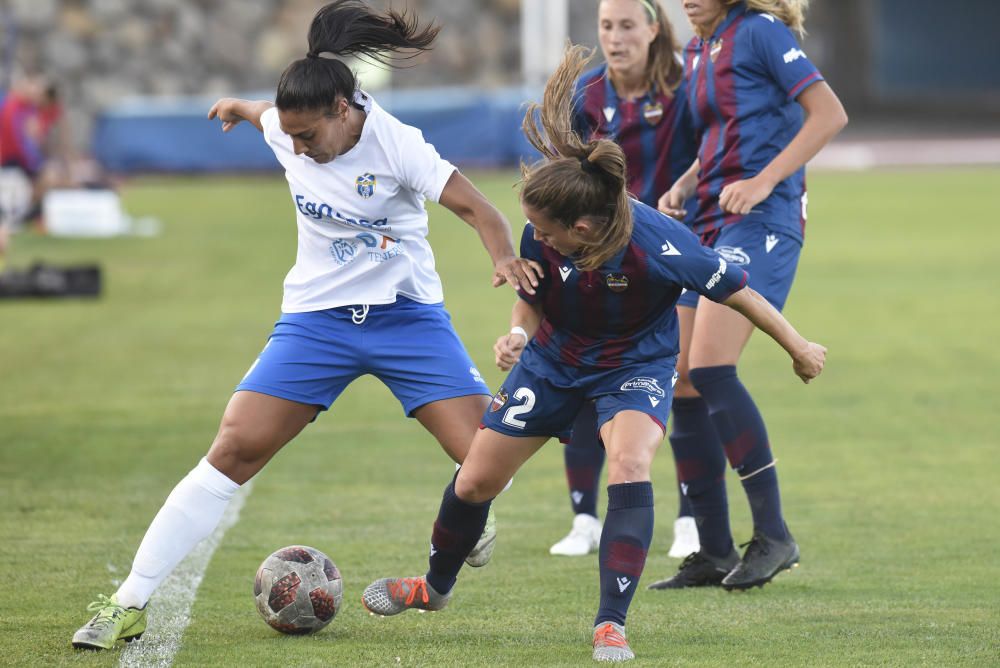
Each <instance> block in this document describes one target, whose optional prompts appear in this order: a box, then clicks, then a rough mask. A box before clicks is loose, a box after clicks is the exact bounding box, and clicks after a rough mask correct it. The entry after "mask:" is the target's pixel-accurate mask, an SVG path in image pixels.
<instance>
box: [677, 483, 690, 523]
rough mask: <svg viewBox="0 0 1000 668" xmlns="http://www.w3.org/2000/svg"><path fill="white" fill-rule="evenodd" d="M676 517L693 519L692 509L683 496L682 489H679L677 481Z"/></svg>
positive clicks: (679, 484)
mask: <svg viewBox="0 0 1000 668" xmlns="http://www.w3.org/2000/svg"><path fill="white" fill-rule="evenodd" d="M677 517H678V518H681V517H694V509H693V508H692V507H691V502H690V501H689V500H688V498H687V496H685V495H684V488H682V487H681V481H680V480H678V481H677Z"/></svg>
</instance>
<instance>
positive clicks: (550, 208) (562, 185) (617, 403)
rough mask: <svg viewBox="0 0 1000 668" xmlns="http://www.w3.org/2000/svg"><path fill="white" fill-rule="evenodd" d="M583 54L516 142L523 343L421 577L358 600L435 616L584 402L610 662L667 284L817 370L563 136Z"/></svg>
mask: <svg viewBox="0 0 1000 668" xmlns="http://www.w3.org/2000/svg"><path fill="white" fill-rule="evenodd" d="M585 53H586V50H585V49H583V48H582V47H573V48H571V49H570V51H569V52H568V54H567V55H566V57H565V58H564V60H563V63H562V64H561V65H560V66H559V68H558V69H557V70H556V72H555V73H554V74H553V75H552V77H551V78H550V79H549V82H548V84H547V86H546V89H545V98H544V103H543V105H542V108H541V114H540V119H541V121H540V122H541V129H539V127H538V125H537V123H538V121H537V120H536V114H535V112H536V111H537V109H536V106H535V105H532V107H530V108H529V109H528V112H527V115H526V117H525V123H524V130H525V134H526V135H527V137H528V140H529V141H530V142H531V144H532V145H533V146H534V147H535V148H537V149H538V150H539V151H541V153H542V154H543V155H544V156H545V159H544V160H543V161H542V162H541V163H540V164H537V165H535V166H532V167H524V168H523V170H522V171H523V181H522V190H521V207H522V210H523V211H524V214H525V216H526V217H527V218H528V220H529V222H530V223H531V224H530V225H528V226H527V227H526V228H525V232H524V235H523V236H522V240H521V249H522V253H523V254H524V256H525V258H526V259H528V260H530V261H531V263H532V264H533V266H535V267H539V268H541V270H542V273H543V279H542V281H541V283H540V284H539V286H538V288H537V290H536V293H535V295H530V294H528V293H527V292H519V294H520V296H521V299H520V300H519V301H518V302H517V304H516V305H515V307H514V313H513V324H514V325H515V326H516V327H519V328H521V329H523V330H525V332H526V333H527V334H528V337H530V341H528V342H527V345H525V344H526V338H528V337H522V336H521V335H520V334H515V333H512V334H510V335H509V336H508V337H507V338H506V340H505V341H504V343H503V345H501V346H499V347H498V358H499V360H498V361H501V362H503V361H504V360H505V359H511V358H513V357H517V356H519V357H520V360H519V361H518V362H517V364H516V365H515V366H514V368H513V369H512V371H511V373H510V374H509V375H508V377H507V379H506V380H505V381H504V383H503V385H502V387H501V389H500V390H499V391H498V392H497V393H496V394H495V395H494V397H493V401H492V402H491V405H490V407H489V409H488V410H487V412H486V414H485V416H484V417H483V424H482V428H481V429H480V431H479V432H478V433H477V434H476V437H475V439H474V440H473V442H472V446H471V448H470V449H469V455H468V457H467V458H466V460H465V462H464V463H463V465H462V468H461V470H460V471H459V472H458V473H457V474H456V477H455V480H454V481H453V482H452V483H451V484H450V485H448V487H447V488H446V489H445V492H444V498H443V500H442V503H441V507H440V510H439V512H438V517H437V520H436V522H435V523H434V528H433V533H432V535H431V550H430V568H429V570H428V571H427V573H426V574H425V575H423V576H420V577H410V578H384V579H381V580H377V581H375V582H373V583H372V584H371V585H369V586H368V587H367V588H366V589H365V592H364V594H363V596H362V601H363V602H364V604H365V606H366V607H367V608H368V610H370V611H371V612H373V613H376V614H380V615H395V614H398V613H400V612H404V611H405V610H408V609H411V608H416V609H422V610H440V609H442V608H444V607H445V606H446V605H447V603H448V601H449V599H450V597H451V594H452V588H453V587H454V585H455V582H456V579H457V576H458V572H459V571H460V569H461V567H462V563H463V561H464V559H465V556H466V555H467V554H468V552H469V550H471V549H472V547H473V546H474V545H475V543H476V541H477V539H478V538H479V535H480V534H481V533H482V530H483V526H484V525H485V522H486V517H487V513H488V510H489V506H490V503H491V501H492V499H493V498H494V497H495V496H496V495H497V494H498V493H499V492H500V490H502V489H503V487H504V485H506V483H507V481H508V480H509V479H510V478H511V477H512V476H513V474H514V473H515V472H516V471H517V469H518V468H520V467H521V465H523V464H524V463H525V462H526V461H527V460H528V459H529V458H530V457H531V456H532V455H533V454H534V453H535V452H536V451H538V449H539V448H541V446H542V445H543V444H544V443H545V442H546V441H547V440H548V439H549V438H550V437H551V436H565V435H566V434H567V433H568V431H569V429H570V427H571V425H572V423H573V419H574V418H575V417H576V415H577V414H578V413H579V411H580V408H581V406H582V405H583V404H584V402H587V401H594V402H596V407H597V414H598V422H599V426H600V431H601V436H602V439H603V441H604V444H605V447H606V448H607V452H608V482H609V485H608V512H607V514H606V520H605V525H604V531H603V532H602V535H601V546H600V559H599V564H600V607H599V609H598V612H597V616H596V618H595V625H594V639H593V647H594V649H593V657H594V659H596V660H599V661H625V660H628V659H632V658H634V656H635V655H634V654H633V653H632V650H631V649H630V648H629V645H628V641H627V639H626V636H625V628H624V625H625V617H626V613H627V611H628V607H629V604H630V603H631V600H632V596H633V594H634V593H635V590H636V588H637V587H638V580H639V578H640V576H641V575H642V571H643V568H644V566H645V561H646V554H647V551H648V549H649V544H650V540H651V539H652V534H653V488H652V483H651V482H650V465H651V463H652V459H653V455H654V453H655V452H656V449H657V447H658V446H659V444H660V442H661V441H662V439H663V433H664V424H665V423H666V420H667V415H668V413H669V411H670V400H671V395H672V387H671V384H672V381H673V377H674V366H675V363H676V357H677V352H678V327H677V317H676V313H675V308H674V306H675V304H676V302H677V299H678V297H679V296H680V294H681V290H682V289H685V288H686V289H689V290H694V291H697V292H698V293H699V294H701V295H703V296H705V297H706V298H708V299H711V300H714V301H719V302H722V303H724V304H726V305H727V306H728V307H730V308H733V309H735V310H737V311H738V312H740V313H742V314H744V315H745V316H746V317H748V318H749V319H750V320H751V321H752V322H754V323H756V325H757V326H758V327H760V328H761V329H762V330H764V331H765V332H766V333H767V334H769V335H770V336H772V337H773V338H774V339H775V340H776V341H777V342H778V343H779V344H780V345H781V346H782V347H783V348H784V349H785V350H786V351H787V352H788V353H789V355H790V356H791V357H792V360H793V368H794V370H795V373H796V374H798V375H799V376H800V377H801V378H802V380H804V381H806V382H808V381H809V380H811V379H812V378H815V377H816V376H817V375H818V374H819V373H820V372H821V371H822V368H823V364H824V360H825V356H826V349H825V348H823V347H822V346H820V345H818V344H816V343H810V342H809V341H807V340H806V339H804V338H802V336H800V335H799V334H798V332H796V331H795V329H794V328H793V327H792V326H791V325H790V324H789V323H788V322H787V321H786V320H785V319H784V318H783V317H782V316H781V314H780V313H778V311H777V310H775V309H774V307H772V306H771V305H770V304H768V303H767V301H765V300H764V299H763V298H761V297H760V296H759V295H758V294H757V293H756V292H754V291H753V290H752V289H750V288H749V287H746V281H747V275H746V272H744V271H743V270H742V269H740V268H739V267H736V266H734V265H733V264H732V263H729V262H727V261H726V260H725V259H723V258H722V257H720V256H719V255H718V253H716V252H715V251H713V250H711V249H707V248H705V247H703V246H702V245H701V244H700V243H699V242H698V239H697V237H695V236H694V235H692V234H691V232H690V230H688V229H687V228H686V227H685V226H684V225H683V224H682V223H679V222H677V221H675V220H672V219H670V218H668V217H666V216H662V215H660V214H659V213H657V212H656V211H654V210H653V209H651V208H649V207H646V206H645V205H643V204H641V203H638V202H636V201H635V200H632V199H630V198H629V197H628V193H627V191H626V184H625V156H624V154H623V153H622V150H621V148H620V147H619V146H618V145H617V144H615V143H614V142H611V141H608V140H604V139H599V140H593V141H589V142H586V143H585V142H583V141H582V140H581V139H580V137H578V136H577V135H576V134H575V133H574V132H573V131H572V130H571V128H570V103H571V98H572V95H573V89H574V82H575V81H576V79H577V77H578V76H579V75H580V72H581V71H582V69H583V67H584V66H585V65H586V63H587V60H588V59H587V58H586V57H585ZM515 597H516V592H507V593H506V594H505V596H504V598H508V599H509V598H515Z"/></svg>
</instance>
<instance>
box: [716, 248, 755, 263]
mask: <svg viewBox="0 0 1000 668" xmlns="http://www.w3.org/2000/svg"><path fill="white" fill-rule="evenodd" d="M715 252H716V253H718V254H719V255H721V256H722V257H724V258H725V259H726V261H727V262H732V263H733V264H740V265H744V264H750V256H749V255H747V253H746V251H745V250H743V249H742V248H740V247H739V246H719V247H718V248H716V249H715Z"/></svg>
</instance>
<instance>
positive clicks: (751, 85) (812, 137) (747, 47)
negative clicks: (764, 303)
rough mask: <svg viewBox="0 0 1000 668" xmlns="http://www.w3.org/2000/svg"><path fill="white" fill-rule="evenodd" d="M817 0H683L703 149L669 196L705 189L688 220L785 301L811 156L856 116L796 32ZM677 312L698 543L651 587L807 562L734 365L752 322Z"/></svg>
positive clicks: (735, 584)
mask: <svg viewBox="0 0 1000 668" xmlns="http://www.w3.org/2000/svg"><path fill="white" fill-rule="evenodd" d="M806 4H807V3H806V2H805V1H804V0H747V1H745V2H740V1H738V0H684V1H683V3H682V6H683V8H684V11H685V13H686V14H687V16H688V19H689V20H690V22H691V24H692V26H693V27H694V29H695V33H696V36H695V37H694V39H692V41H691V43H690V44H689V45H688V48H687V50H686V59H685V79H686V81H687V98H688V103H689V106H690V107H691V111H692V113H693V115H694V119H695V124H696V127H697V129H698V133H699V136H700V148H699V153H698V160H697V161H696V162H695V163H694V165H693V166H692V169H691V170H690V171H689V172H688V173H687V174H685V175H684V176H683V177H681V178H680V179H679V180H678V181H677V182H676V183H675V184H674V186H673V187H672V188H671V189H670V191H669V192H668V193H667V195H666V196H665V197H664V198H663V200H662V201H661V206H660V209H661V210H662V211H665V212H666V213H668V214H670V215H673V216H679V215H684V214H685V213H687V212H686V211H685V210H684V209H685V208H686V207H685V205H684V204H683V202H685V201H686V200H687V199H688V198H689V197H690V196H691V195H692V194H696V197H697V206H696V210H695V211H694V212H693V219H692V221H691V222H692V223H693V229H694V231H695V232H696V233H697V234H699V235H700V236H701V240H702V243H703V244H705V245H707V246H710V247H712V248H714V249H715V250H716V251H718V252H719V254H720V255H722V256H723V257H725V258H726V260H727V261H729V262H733V263H736V264H739V265H740V266H743V267H745V268H746V269H747V270H748V272H749V273H750V277H751V278H750V287H752V288H754V289H755V290H756V291H757V292H759V293H760V294H761V295H763V296H764V298H766V299H767V300H768V301H769V302H770V303H771V305H772V306H774V307H775V308H776V309H778V310H781V309H782V307H783V306H784V304H785V300H786V299H787V297H788V293H789V291H790V290H791V286H792V280H793V278H794V276H795V270H796V266H797V264H798V259H799V253H800V250H801V247H802V239H803V232H804V228H805V218H806V209H805V206H806V195H805V167H804V166H805V163H806V162H807V161H808V160H809V159H810V158H812V156H813V155H815V154H816V153H817V152H818V151H819V150H820V149H821V148H822V147H823V146H824V145H825V144H826V143H827V142H828V141H830V139H831V138H832V137H833V136H834V135H835V134H836V133H837V132H838V131H839V130H840V129H841V128H842V127H843V126H844V124H845V123H846V122H847V116H846V114H845V113H844V109H843V107H842V106H841V104H840V101H839V100H838V99H837V96H836V95H835V94H834V93H833V91H832V90H831V89H830V87H829V86H828V85H827V84H826V82H824V81H823V77H822V76H821V75H820V73H819V71H818V70H817V69H816V68H815V67H814V66H813V64H812V63H811V62H809V59H808V58H807V57H806V54H805V53H804V52H803V51H802V49H801V48H799V44H798V42H796V40H795V37H794V35H793V34H792V30H793V29H794V30H799V32H802V24H803V12H804V9H805V5H806ZM803 111H804V112H805V114H803ZM803 115H805V119H803ZM695 308H697V311H696V310H695ZM678 313H679V318H680V322H681V348H682V351H683V352H682V354H681V358H680V360H679V364H678V371H679V374H680V378H679V380H678V383H677V388H676V393H677V397H676V399H675V400H674V433H673V435H672V437H671V446H672V448H673V451H674V458H675V460H676V463H677V472H678V477H679V478H680V479H681V483H682V487H683V488H684V489H686V490H687V496H688V498H689V500H690V502H691V506H692V508H693V509H694V513H695V516H696V518H697V522H698V534H699V539H700V543H701V550H700V551H699V552H698V553H696V554H694V555H691V557H689V558H688V559H686V560H685V561H684V563H683V564H681V568H680V570H679V571H678V573H677V574H676V575H674V576H673V577H671V578H668V579H666V580H662V581H660V582H657V583H654V584H653V585H652V586H653V588H656V589H675V588H682V587H690V586H718V585H721V586H723V587H725V588H727V589H745V588H748V587H753V586H762V585H764V584H765V583H767V582H769V581H770V580H771V578H773V577H774V575H775V574H776V573H778V572H779V571H781V570H782V569H785V568H788V567H790V566H792V565H794V564H796V563H798V560H799V548H798V545H797V544H796V543H795V540H794V539H793V538H792V535H791V533H790V532H789V531H788V527H787V526H786V524H785V520H784V517H783V514H782V511H781V499H780V494H779V490H778V478H777V472H776V469H775V466H774V465H775V459H774V457H773V455H772V453H771V446H770V443H769V440H768V435H767V429H766V427H765V426H764V421H763V418H762V417H761V415H760V412H759V411H758V409H757V406H756V403H755V402H754V400H753V398H752V397H751V396H750V393H749V392H748V391H747V389H746V388H745V387H744V386H743V384H742V382H741V381H740V379H739V377H738V376H737V373H736V364H737V363H738V361H739V358H740V355H741V353H742V351H743V348H744V346H745V345H746V343H747V341H748V340H749V338H750V335H751V333H752V332H753V325H752V324H751V323H750V322H749V321H747V320H746V319H745V318H743V317H742V316H740V315H739V314H736V313H733V312H732V311H731V310H729V309H722V308H717V307H716V306H715V305H714V304H712V303H710V302H708V301H706V300H703V299H699V296H698V295H697V294H695V293H688V294H685V295H684V296H683V297H682V298H681V300H680V302H679V303H678ZM689 369H690V372H689V371H688V370H689ZM727 458H728V460H729V463H730V465H731V466H732V467H733V469H734V470H735V471H736V473H737V475H739V476H740V480H741V482H742V484H743V489H744V491H745V493H746V495H747V498H748V500H749V503H750V508H751V512H752V514H753V523H754V532H753V537H752V539H751V540H750V542H749V543H748V544H747V549H746V551H745V552H744V554H743V556H742V558H741V557H740V555H738V554H737V552H736V549H735V546H734V545H733V539H732V534H731V531H730V527H729V510H728V502H727V499H726V487H725V468H726V459H727Z"/></svg>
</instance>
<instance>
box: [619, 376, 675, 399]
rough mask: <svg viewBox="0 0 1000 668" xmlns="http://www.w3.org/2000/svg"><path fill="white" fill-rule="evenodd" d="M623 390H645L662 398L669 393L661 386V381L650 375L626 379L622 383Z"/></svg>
mask: <svg viewBox="0 0 1000 668" xmlns="http://www.w3.org/2000/svg"><path fill="white" fill-rule="evenodd" d="M622 392H645V393H646V394H650V395H652V396H654V397H660V398H661V399H662V398H664V397H666V396H667V393H666V392H664V391H663V388H662V387H660V382H659V381H658V380H656V379H655V378H650V377H649V376H639V377H638V378H632V379H631V380H626V381H625V382H624V383H622Z"/></svg>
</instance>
